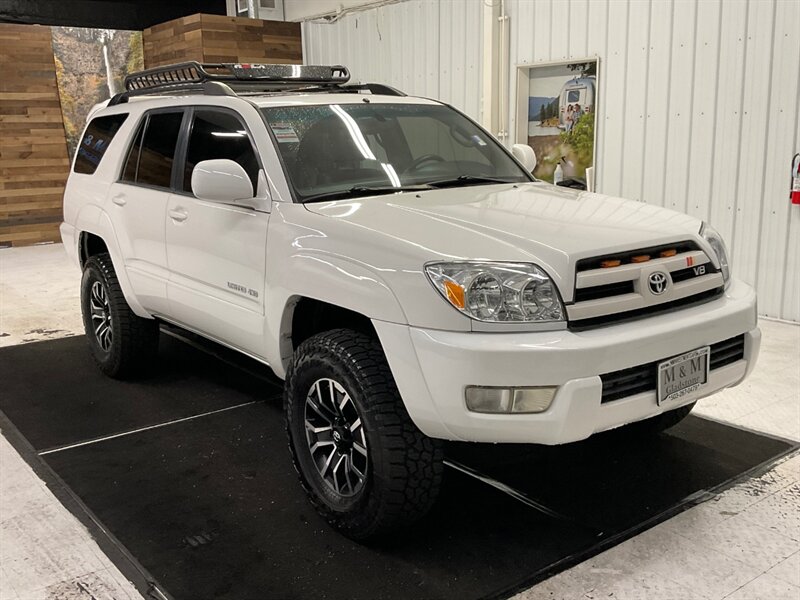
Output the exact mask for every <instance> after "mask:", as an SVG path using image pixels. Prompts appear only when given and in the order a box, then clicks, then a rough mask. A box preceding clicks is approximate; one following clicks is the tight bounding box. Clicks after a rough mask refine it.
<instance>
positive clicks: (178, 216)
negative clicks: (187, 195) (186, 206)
mask: <svg viewBox="0 0 800 600" xmlns="http://www.w3.org/2000/svg"><path fill="white" fill-rule="evenodd" d="M188 216H189V215H188V214H186V211H185V210H183V209H172V210H170V211H169V218H170V219H172V220H173V221H178V222H179V223H180V222H182V221H185V220H186V218H187V217H188Z"/></svg>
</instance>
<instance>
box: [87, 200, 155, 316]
mask: <svg viewBox="0 0 800 600" xmlns="http://www.w3.org/2000/svg"><path fill="white" fill-rule="evenodd" d="M75 231H76V237H77V241H76V243H77V252H78V260H79V263H80V267H81V268H83V265H84V264H85V262H86V260H87V259H88V258H89V257H90V256H94V255H95V254H98V253H100V252H103V249H105V251H106V252H108V254H109V256H111V263H112V264H113V265H114V271H115V273H116V275H117V280H118V281H119V285H120V287H121V288H122V293H123V295H124V296H125V301H126V302H127V303H128V306H130V307H131V310H132V311H133V312H134V314H135V315H136V316H139V317H144V318H152V315H151V314H150V313H149V312H147V311H146V310H145V308H144V307H143V306H142V305H141V304H140V303H139V301H138V300H137V298H136V294H135V293H134V292H133V287H132V286H131V282H130V279H129V278H128V273H127V270H126V269H125V261H124V259H123V257H122V252H121V251H120V248H119V243H118V242H117V236H116V233H115V231H114V225H113V224H112V222H111V219H110V218H109V217H108V215H107V214H106V213H105V211H104V210H102V209H101V208H99V207H97V206H94V205H86V206H84V207H83V209H82V210H81V211H80V213H79V214H78V218H77V219H76V220H75Z"/></svg>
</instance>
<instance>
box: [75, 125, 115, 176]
mask: <svg viewBox="0 0 800 600" xmlns="http://www.w3.org/2000/svg"><path fill="white" fill-rule="evenodd" d="M127 118H128V113H121V114H118V115H108V116H105V117H96V118H94V119H92V120H91V122H90V123H89V126H88V127H87V128H86V131H85V132H84V133H83V137H82V138H81V142H80V144H78V148H77V150H76V157H75V167H74V169H73V170H74V171H75V172H76V173H83V174H86V175H91V174H93V173H94V172H95V171H96V170H97V167H98V165H99V164H100V161H101V160H103V156H104V155H105V153H106V150H107V149H108V146H109V144H111V140H113V139H114V136H115V135H116V134H117V131H119V128H120V127H122V124H123V123H124V122H125V119H127Z"/></svg>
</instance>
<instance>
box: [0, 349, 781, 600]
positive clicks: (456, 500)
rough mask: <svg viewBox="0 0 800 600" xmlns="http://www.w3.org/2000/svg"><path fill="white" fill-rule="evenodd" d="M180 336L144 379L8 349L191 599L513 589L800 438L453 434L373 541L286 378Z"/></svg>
mask: <svg viewBox="0 0 800 600" xmlns="http://www.w3.org/2000/svg"><path fill="white" fill-rule="evenodd" d="M162 338H163V341H164V343H163V344H162V348H161V350H160V353H159V366H158V368H157V369H156V371H155V373H154V374H153V375H152V376H151V377H149V378H147V379H144V380H142V381H139V382H136V383H120V382H115V381H112V380H109V379H106V378H105V377H103V376H101V375H100V374H99V373H98V371H97V369H96V367H95V366H94V365H93V364H92V362H91V359H90V358H89V355H88V352H87V351H86V349H85V347H84V346H85V341H84V340H83V338H70V339H64V340H58V341H51V342H40V343H35V344H28V345H24V346H17V347H13V348H7V349H3V350H0V381H2V382H3V384H2V385H3V390H2V395H1V396H0V409H2V411H3V412H4V413H5V414H6V416H7V417H8V418H9V419H10V420H11V421H12V422H13V423H14V424H15V425H16V427H17V428H18V429H19V430H20V431H21V433H22V434H23V435H24V436H25V437H26V438H27V440H28V441H30V442H31V444H32V445H33V446H34V447H35V448H36V450H38V451H45V452H46V453H45V454H44V455H43V456H42V457H41V458H42V459H44V460H45V461H46V462H47V464H48V465H49V466H50V467H51V468H52V469H53V470H54V471H55V472H56V473H57V474H58V475H59V476H60V478H61V479H62V480H63V481H64V482H66V484H67V485H68V486H69V487H70V488H71V489H72V491H73V492H74V493H75V494H77V495H78V496H79V497H80V498H81V499H82V501H83V502H84V503H85V504H86V505H87V506H88V507H89V509H91V511H92V512H93V513H94V515H96V516H97V518H99V520H100V521H101V522H102V523H103V524H104V526H105V527H107V528H108V530H109V531H110V532H111V533H113V534H114V535H115V536H116V538H117V539H118V540H119V541H120V542H121V543H122V544H124V545H125V547H126V548H127V550H128V551H129V552H130V553H131V554H132V555H133V556H134V557H135V558H136V559H138V561H139V563H141V564H142V565H143V566H144V567H145V568H146V569H147V570H148V571H149V572H150V573H151V574H152V575H153V576H154V577H155V578H156V579H157V580H158V582H159V583H160V585H161V586H162V587H163V588H164V589H166V591H167V592H169V593H170V594H171V595H172V596H173V597H175V598H181V599H184V598H185V599H196V598H197V599H199V598H310V597H314V598H353V599H356V598H365V599H366V598H370V599H372V598H387V599H393V598H403V599H406V598H459V599H461V598H478V597H486V596H504V595H508V594H509V593H511V592H512V591H514V590H516V589H519V588H520V587H521V586H522V585H523V584H527V583H531V582H533V581H535V580H536V579H537V578H541V577H543V576H544V575H546V574H549V573H552V572H554V571H556V570H558V569H559V568H564V567H566V566H568V565H569V564H570V561H574V560H577V559H578V558H581V557H586V556H589V555H590V554H591V553H593V552H596V551H598V550H599V549H600V548H602V547H603V545H604V544H609V543H611V542H613V541H618V540H619V539H622V537H623V536H624V535H628V534H630V533H631V532H632V531H635V528H636V527H640V526H642V524H647V523H652V522H654V519H657V518H659V517H660V516H661V517H663V516H664V515H665V514H669V512H670V511H677V510H680V508H681V507H682V506H684V505H685V504H686V503H687V502H689V501H690V499H691V498H693V497H696V496H698V495H699V494H702V492H703V491H704V490H709V489H712V488H714V487H716V486H719V485H721V484H724V483H725V482H728V481H730V480H731V479H732V478H735V477H737V476H739V475H741V474H742V473H744V472H746V471H748V470H749V469H752V468H754V467H756V466H758V465H760V464H763V463H765V462H767V461H770V460H772V459H774V458H775V457H777V456H779V455H781V454H783V453H785V452H786V451H788V450H789V449H790V448H791V445H790V444H788V443H786V442H784V441H781V440H776V439H773V438H770V437H766V436H761V435H757V434H754V433H751V432H747V431H743V430H740V429H736V428H733V427H728V426H725V425H721V424H719V423H715V422H712V421H707V420H704V419H700V418H694V417H689V418H688V419H686V420H685V421H684V422H683V423H681V424H680V425H679V426H677V427H675V428H674V429H673V430H671V431H670V432H669V433H666V434H662V435H659V436H655V437H652V438H649V439H636V438H633V437H631V436H628V435H623V434H620V433H617V432H611V433H608V434H603V435H599V436H595V437H593V438H591V439H590V440H587V441H585V442H581V443H578V444H571V445H568V446H561V447H536V446H526V445H497V446H491V445H473V444H450V445H449V446H448V450H447V457H448V461H449V462H450V467H449V468H447V469H446V475H445V482H444V486H443V490H442V494H441V497H440V499H439V501H438V503H437V504H436V506H435V508H434V510H433V512H432V513H431V514H430V515H429V516H428V517H427V518H426V519H424V520H423V521H421V522H420V523H418V524H416V525H415V526H413V527H410V528H408V530H406V531H404V532H403V533H402V534H401V535H398V536H396V537H395V538H393V539H392V540H387V541H384V542H382V543H380V544H375V545H371V546H365V545H359V544H355V543H353V542H350V541H349V540H347V539H345V538H343V537H342V536H340V535H338V534H336V533H335V532H333V531H331V530H330V529H329V528H328V527H327V526H326V525H325V524H324V523H323V522H322V521H321V520H320V519H319V518H318V517H317V516H316V513H315V512H314V511H313V509H312V508H311V507H310V505H309V504H308V502H307V501H306V499H305V497H304V496H303V494H302V492H301V490H300V487H299V484H298V483H297V480H296V475H295V473H294V471H293V468H292V466H291V461H290V459H289V455H288V450H287V448H286V442H285V433H284V431H283V417H282V414H281V407H280V399H279V396H278V394H279V391H280V388H279V387H278V385H277V383H278V382H276V381H274V380H272V381H269V380H267V381H265V380H264V379H262V378H261V377H260V375H262V374H263V373H264V370H263V369H261V370H259V367H257V366H254V365H253V364H252V363H248V364H246V365H245V366H247V367H248V368H249V369H250V372H249V373H248V372H245V371H242V370H240V369H239V368H236V367H234V366H231V365H228V364H226V363H225V362H223V361H220V360H218V359H217V358H213V357H210V356H208V355H206V354H205V353H203V352H200V351H199V350H197V349H195V348H193V347H191V346H188V345H186V344H183V343H181V342H178V341H176V340H174V339H172V338H169V337H168V336H162ZM254 372H255V373H257V375H259V376H256V375H254V374H253V373H254ZM253 401H258V402H255V403H251V404H247V403H249V402H253ZM220 409H227V410H220ZM209 411H219V412H214V413H212V414H208V415H206V416H202V417H198V418H195V419H190V420H180V419H184V418H186V417H190V416H192V415H197V414H200V413H205V412H209ZM173 420H179V421H178V422H175V423H172V424H169V425H165V426H162V427H157V428H151V429H146V430H144V431H141V432H137V433H134V434H132V435H124V436H121V437H112V438H110V439H105V440H103V441H98V442H95V443H89V444H86V445H79V446H76V447H73V448H69V449H64V450H57V451H55V452H47V451H48V449H49V450H52V449H54V448H56V449H57V448H59V447H64V446H69V445H72V444H76V443H80V442H83V441H85V440H92V439H96V438H102V437H104V436H113V435H114V434H117V433H120V432H124V431H128V430H132V429H137V428H144V427H149V426H152V425H159V424H161V423H164V422H167V421H173ZM476 476H477V477H476ZM478 477H483V478H484V480H481V479H479V478H478ZM486 480H488V484H487V481H486ZM505 486H508V488H510V489H505Z"/></svg>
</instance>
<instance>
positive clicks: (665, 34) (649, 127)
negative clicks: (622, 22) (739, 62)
mask: <svg viewBox="0 0 800 600" xmlns="http://www.w3.org/2000/svg"><path fill="white" fill-rule="evenodd" d="M672 17H673V3H672V0H656V1H654V2H653V3H652V4H651V7H650V23H649V31H650V37H649V47H648V54H647V61H648V64H647V68H646V70H645V77H646V78H647V102H646V104H645V114H646V117H647V118H646V121H645V131H644V143H643V150H642V153H641V154H642V168H643V175H642V193H641V199H642V200H643V201H644V202H647V203H649V204H658V205H660V206H663V205H664V201H665V199H664V189H665V182H666V178H667V174H666V162H667V144H666V140H667V131H668V128H667V125H668V122H669V115H668V114H667V113H668V110H669V107H668V102H667V99H668V98H669V89H670V74H671V72H672V22H673V18H672ZM600 74H601V76H602V69H601V73H600Z"/></svg>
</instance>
